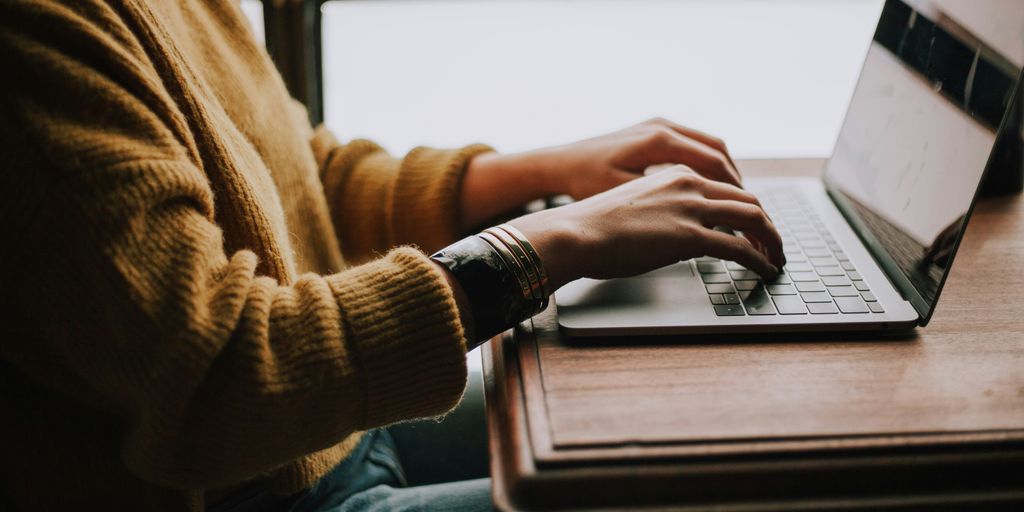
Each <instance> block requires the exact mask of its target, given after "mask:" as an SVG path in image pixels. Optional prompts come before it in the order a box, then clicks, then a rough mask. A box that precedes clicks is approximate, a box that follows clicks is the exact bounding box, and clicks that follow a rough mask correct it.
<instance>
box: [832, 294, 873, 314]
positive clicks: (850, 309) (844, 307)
mask: <svg viewBox="0 0 1024 512" xmlns="http://www.w3.org/2000/svg"><path fill="white" fill-rule="evenodd" d="M836 305H837V306H839V311H842V312H843V313H867V312H868V307H867V306H866V305H865V304H864V301H862V300H860V297H836Z"/></svg>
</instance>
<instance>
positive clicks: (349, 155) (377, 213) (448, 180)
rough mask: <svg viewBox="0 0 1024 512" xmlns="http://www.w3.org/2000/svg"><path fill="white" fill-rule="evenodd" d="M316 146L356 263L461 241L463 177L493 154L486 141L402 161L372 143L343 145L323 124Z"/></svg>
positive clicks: (343, 238)
mask: <svg viewBox="0 0 1024 512" xmlns="http://www.w3.org/2000/svg"><path fill="white" fill-rule="evenodd" d="M311 145H312V147H313V154H314V155H315V156H316V159H317V163H318V164H319V166H320V176H321V179H322V181H323V185H324V193H325V194H326V195H327V204H328V206H329V208H330V209H331V220H332V221H333V224H334V228H335V232H336V234H337V236H338V240H339V241H340V243H341V248H342V251H343V252H344V253H345V257H346V258H347V259H349V260H350V261H363V260H365V259H366V258H367V257H369V256H371V255H372V254H374V253H375V252H380V251H384V250H386V249H387V248H389V247H394V246H396V245H403V244H413V245H416V246H418V247H420V248H422V249H423V250H424V251H426V252H433V251H435V250H437V249H440V248H442V247H444V246H445V245H448V244H450V243H452V242H453V241H455V239H456V238H457V236H458V232H457V227H456V226H457V224H458V218H459V191H460V188H461V184H462V176H463V174H464V173H465V171H466V167H467V165H468V163H469V161H470V159H472V158H473V157H474V156H476V155H478V154H480V153H485V152H489V151H493V150H492V149H491V148H489V147H488V146H485V145H482V144H474V145H470V146H466V147H464V148H461V149H456V150H442V149H432V148H424V147H419V148H416V149H413V150H412V151H410V152H409V153H408V154H407V155H405V157H404V158H401V159H398V158H394V157H392V156H390V155H388V154H387V152H385V151H384V150H383V149H382V148H381V147H380V146H378V145H377V144H374V143H373V142H370V141H367V140H361V139H360V140H354V141H351V142H349V143H347V144H341V143H339V142H338V141H337V139H335V138H334V136H333V135H332V134H331V133H330V132H329V131H328V130H327V129H326V128H325V127H323V126H320V127H318V128H317V129H316V130H315V132H314V134H313V139H312V141H311ZM353 219H359V221H358V222H353Z"/></svg>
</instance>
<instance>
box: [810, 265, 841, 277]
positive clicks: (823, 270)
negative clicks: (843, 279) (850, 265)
mask: <svg viewBox="0 0 1024 512" xmlns="http://www.w3.org/2000/svg"><path fill="white" fill-rule="evenodd" d="M816 270H817V271H818V275H819V276H822V277H825V276H842V275H846V272H845V271H844V270H843V269H841V268H839V267H818V268H817V269H816Z"/></svg>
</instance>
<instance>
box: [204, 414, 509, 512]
mask: <svg viewBox="0 0 1024 512" xmlns="http://www.w3.org/2000/svg"><path fill="white" fill-rule="evenodd" d="M492 509H493V506H492V504H491V480H490V479H489V478H478V479H475V480H463V481H458V482H447V483H438V484H431V485H421V486H416V487H409V486H408V484H407V480H406V476H405V471H404V470H403V469H402V463H401V461H400V460H399V459H398V451H397V448H396V447H395V442H394V440H393V439H392V438H391V434H390V433H388V431H387V430H385V429H380V430H371V431H370V432H367V433H366V434H365V435H364V436H363V439H362V440H361V441H360V442H359V444H358V445H357V446H356V448H355V449H354V450H353V451H352V454H351V455H349V457H348V458H346V459H345V460H344V461H342V462H341V463H340V464H338V465H337V466H336V467H335V468H334V469H332V470H331V471H330V472H329V473H327V474H326V475H324V476H323V477H322V478H321V479H320V480H319V481H317V483H316V484H315V485H314V486H313V487H312V488H310V489H308V490H305V491H303V492H300V493H298V494H296V495H293V496H287V497H282V496H275V495H274V494H272V493H270V491H268V490H266V488H265V487H263V486H261V485H258V484H252V485H250V486H247V487H245V488H243V489H240V490H239V491H236V492H235V493H234V494H232V495H231V496H229V497H228V498H227V499H226V500H224V501H223V502H221V503H217V504H215V505H213V506H212V507H210V508H208V509H207V510H209V511H211V512H243V511H244V512H271V511H274V512H279V511H288V512H314V511H315V512H328V511H329V512H349V511H370V512H372V511H378V510H380V511H405V510H431V511H433V510H444V511H452V512H455V511H460V512H461V511H467V512H469V511H478V510H492Z"/></svg>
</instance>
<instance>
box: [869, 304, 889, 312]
mask: <svg viewBox="0 0 1024 512" xmlns="http://www.w3.org/2000/svg"><path fill="white" fill-rule="evenodd" d="M868 309H870V310H871V312H872V313H885V310H884V309H882V304H881V303H878V302H868Z"/></svg>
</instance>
